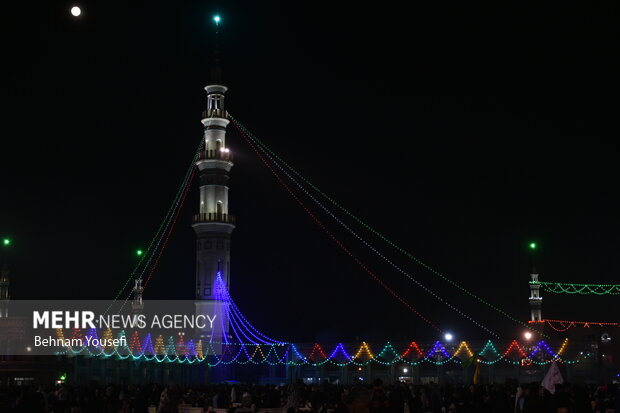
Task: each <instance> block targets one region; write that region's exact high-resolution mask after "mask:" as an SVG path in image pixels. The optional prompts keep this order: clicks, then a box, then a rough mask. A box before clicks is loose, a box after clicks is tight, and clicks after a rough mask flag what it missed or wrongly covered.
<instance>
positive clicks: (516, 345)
mask: <svg viewBox="0 0 620 413" xmlns="http://www.w3.org/2000/svg"><path fill="white" fill-rule="evenodd" d="M512 351H517V352H518V353H519V354H520V355H521V357H522V358H527V354H526V353H525V350H524V349H523V347H521V344H519V343H517V340H512V343H510V346H508V348H507V349H506V351H505V352H504V354H502V357H503V358H505V357H506V356H507V355H508V354H510V352H512Z"/></svg>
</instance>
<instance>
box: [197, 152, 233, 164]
mask: <svg viewBox="0 0 620 413" xmlns="http://www.w3.org/2000/svg"><path fill="white" fill-rule="evenodd" d="M206 159H220V160H222V161H231V162H232V160H233V156H232V153H231V152H230V151H228V150H221V149H207V150H202V151H200V154H199V155H198V159H197V160H198V161H203V160H206Z"/></svg>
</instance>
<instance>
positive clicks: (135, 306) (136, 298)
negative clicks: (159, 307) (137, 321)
mask: <svg viewBox="0 0 620 413" xmlns="http://www.w3.org/2000/svg"><path fill="white" fill-rule="evenodd" d="M143 291H144V287H143V286H142V279H141V278H136V280H135V284H134V287H133V301H132V302H131V312H132V313H141V312H142V310H143V309H144V303H143V302H142V292H143Z"/></svg>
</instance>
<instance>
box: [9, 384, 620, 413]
mask: <svg viewBox="0 0 620 413" xmlns="http://www.w3.org/2000/svg"><path fill="white" fill-rule="evenodd" d="M180 406H181V410H182V407H183V406H194V407H199V408H202V409H203V411H204V412H215V409H218V410H219V409H224V410H219V412H222V411H226V412H228V413H255V412H264V413H268V412H270V413H280V412H282V413H298V412H316V413H485V412H489V413H491V412H493V413H495V412H497V413H532V412H533V413H547V412H548V413H582V412H583V413H592V412H595V413H614V412H615V413H620V387H619V386H618V385H616V384H614V385H599V386H595V385H585V384H583V385H572V384H568V383H565V384H562V385H557V386H556V389H555V393H554V394H551V393H549V391H547V390H546V389H544V388H543V387H541V386H540V385H539V384H538V383H531V384H523V385H520V386H518V385H516V384H501V385H500V384H490V385H442V386H439V385H437V384H434V383H428V384H425V385H411V384H407V383H395V384H389V385H385V384H384V383H382V382H381V381H380V380H376V381H375V382H374V383H373V384H372V385H364V384H363V383H361V382H360V383H358V384H356V385H350V386H343V385H337V384H330V383H328V382H326V381H325V382H323V383H321V384H316V385H305V384H304V383H302V382H297V383H294V384H290V385H286V386H275V385H240V384H219V385H205V386H192V387H186V388H182V387H180V386H178V385H176V384H169V385H168V386H164V387H162V386H159V385H157V384H151V385H145V386H118V385H113V384H108V385H106V386H100V385H98V384H96V383H92V384H90V385H80V386H71V385H65V384H63V385H60V386H57V387H55V388H45V387H44V386H15V387H2V388H0V412H7V413H9V412H11V413H12V412H15V413H150V412H153V411H155V412H157V413H176V412H178V411H179V408H180Z"/></svg>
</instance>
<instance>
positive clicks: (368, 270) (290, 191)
mask: <svg viewBox="0 0 620 413" xmlns="http://www.w3.org/2000/svg"><path fill="white" fill-rule="evenodd" d="M233 124H234V125H235V126H237V124H236V122H233ZM237 130H238V131H239V132H240V133H241V135H242V136H243V138H244V139H245V141H246V142H247V143H248V145H249V146H250V147H251V148H252V150H253V151H254V152H255V153H256V155H258V157H259V159H260V160H261V161H262V162H263V163H264V164H265V166H266V167H267V169H269V171H270V172H271V173H272V174H273V175H274V176H275V178H276V179H277V181H278V182H280V184H281V185H282V186H283V187H284V188H285V189H286V191H287V192H288V193H289V195H290V196H291V197H292V198H293V199H294V200H295V201H296V202H297V203H298V204H299V205H300V206H301V208H302V209H303V210H304V211H306V213H307V214H308V215H309V216H310V217H311V218H312V219H313V220H314V222H315V223H316V224H317V225H318V226H319V227H320V228H321V229H322V230H323V231H324V232H325V233H326V234H327V235H328V236H329V237H330V238H331V239H332V240H333V241H334V242H335V243H336V244H337V245H338V246H339V247H340V248H341V249H342V250H343V251H344V252H345V253H346V254H347V255H349V256H350V257H351V258H352V259H353V261H355V262H356V263H357V264H358V265H359V266H360V267H361V268H362V269H363V270H364V271H366V272H367V273H368V274H370V276H371V277H372V278H373V279H375V281H377V282H378V283H379V284H380V285H381V286H382V287H383V288H384V289H386V290H387V291H388V292H389V293H390V294H392V295H393V296H394V297H395V298H396V299H397V300H398V301H400V302H401V303H402V304H403V305H405V306H406V307H407V308H409V310H411V311H412V312H413V313H414V314H416V315H417V316H418V317H419V318H420V319H422V320H423V321H425V322H426V323H427V324H429V325H430V326H431V327H433V328H434V329H435V330H437V331H439V332H440V333H441V332H442V331H441V329H440V328H439V327H437V326H436V325H435V324H433V322H431V321H430V320H429V319H428V318H426V317H425V316H424V315H422V313H420V312H419V311H418V310H416V309H415V308H414V307H413V306H412V305H411V304H409V303H408V302H407V301H405V300H404V299H403V298H402V297H401V296H400V295H398V294H397V293H396V292H395V291H394V290H392V289H391V288H390V287H389V286H388V285H387V284H385V282H383V280H381V279H380V278H379V277H378V276H377V275H376V274H375V273H374V272H373V271H371V270H370V269H369V268H368V267H367V266H366V265H365V264H364V263H363V262H362V261H361V260H360V259H359V258H357V257H356V256H355V255H353V253H352V252H351V251H350V250H349V249H348V248H347V247H346V246H345V245H344V244H343V243H342V242H340V240H338V239H337V238H336V237H335V236H334V235H333V234H332V233H331V231H329V229H328V228H327V227H326V226H325V225H324V224H323V223H322V222H321V221H320V220H319V219H318V218H317V217H316V215H314V214H313V213H312V211H310V210H309V209H308V208H307V207H306V205H305V204H304V203H303V202H302V201H301V200H300V199H299V197H298V196H297V195H295V193H294V192H293V191H292V190H291V189H290V188H289V186H288V185H287V184H286V182H284V180H283V179H282V178H281V177H280V175H278V173H277V172H276V171H275V170H274V169H273V168H272V167H271V165H269V162H267V161H266V159H265V158H264V157H263V156H262V155H261V154H260V152H259V151H258V149H257V148H256V146H255V145H254V144H253V143H252V142H251V141H250V139H249V137H248V136H247V135H246V134H245V132H243V130H242V129H240V128H239V127H237Z"/></svg>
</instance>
